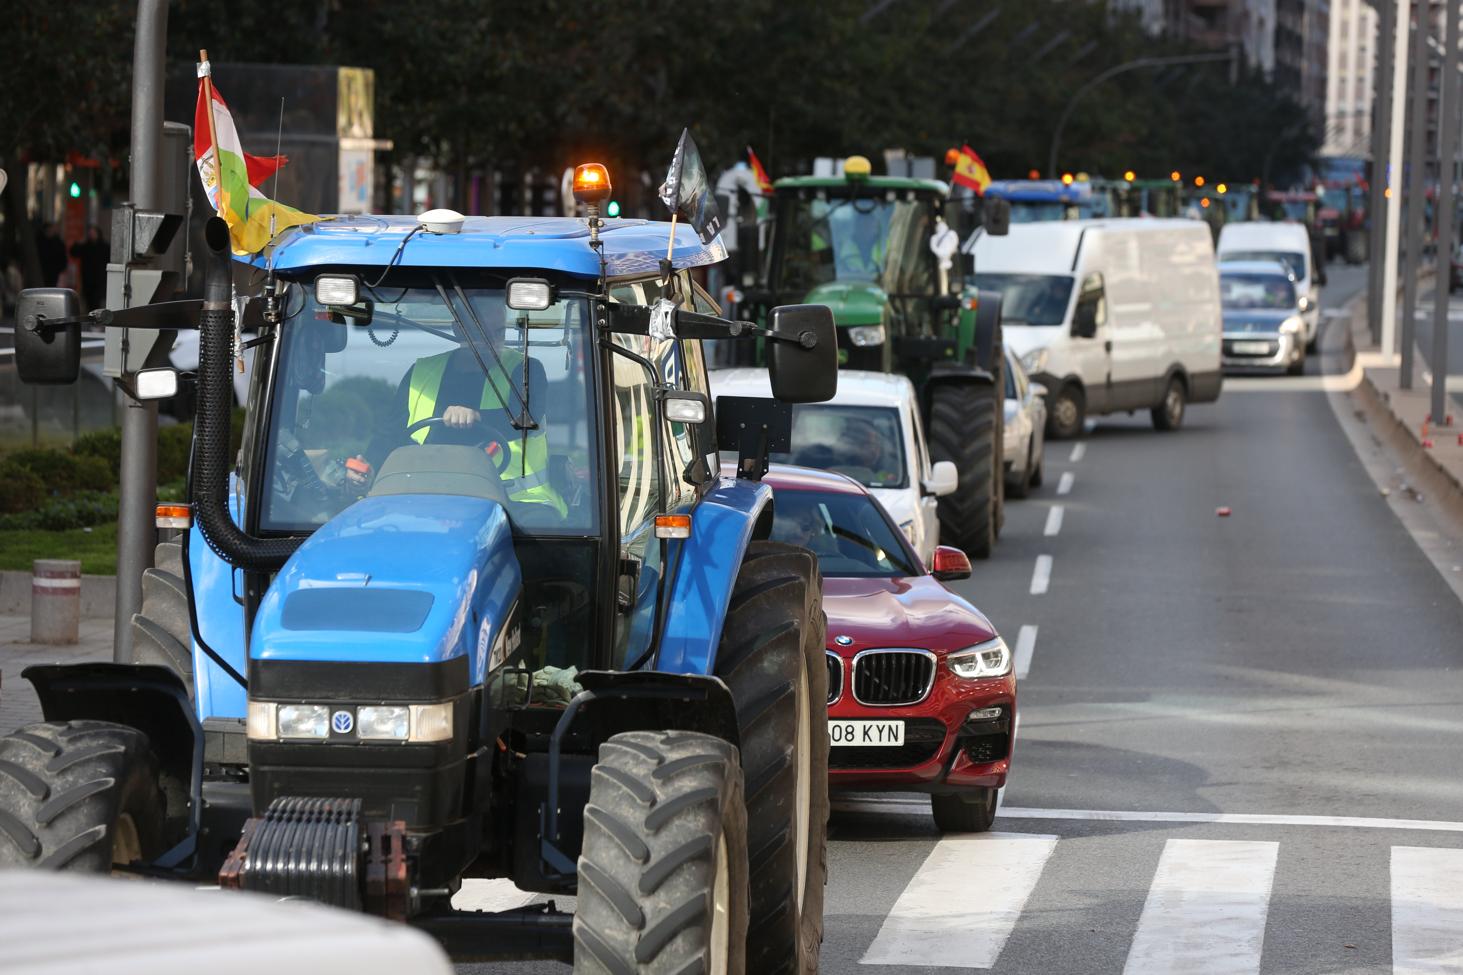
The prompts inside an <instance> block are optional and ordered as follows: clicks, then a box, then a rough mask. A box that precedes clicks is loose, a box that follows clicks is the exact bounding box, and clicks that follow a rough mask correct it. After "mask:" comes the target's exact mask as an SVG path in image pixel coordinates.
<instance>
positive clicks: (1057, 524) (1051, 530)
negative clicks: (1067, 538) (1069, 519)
mask: <svg viewBox="0 0 1463 975" xmlns="http://www.w3.org/2000/svg"><path fill="white" fill-rule="evenodd" d="M1062 514H1063V509H1062V506H1061V505H1059V504H1054V505H1052V506H1051V509H1050V510H1049V511H1047V513H1046V528H1045V530H1043V531H1042V534H1043V535H1045V536H1047V537H1048V538H1050V537H1051V536H1053V535H1055V534H1056V533H1057V532H1059V531H1061V530H1062Z"/></svg>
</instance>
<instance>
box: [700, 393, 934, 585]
mask: <svg viewBox="0 0 1463 975" xmlns="http://www.w3.org/2000/svg"><path fill="white" fill-rule="evenodd" d="M711 392H712V395H713V396H715V397H716V398H717V399H718V400H719V399H720V398H722V397H724V396H748V397H753V398H757V399H771V398H772V386H771V383H770V382H769V381H768V378H767V371H766V370H765V369H720V370H714V371H713V372H712V373H711ZM771 459H772V460H773V462H775V463H779V464H796V465H798V466H799V467H814V468H819V469H821V470H830V471H837V472H839V473H840V474H844V475H846V476H848V477H850V478H852V479H853V480H855V481H858V482H859V483H860V484H862V485H863V486H864V487H866V488H868V489H869V493H870V494H872V495H873V496H874V497H875V498H876V499H877V500H878V501H879V503H880V504H882V505H883V506H884V510H885V511H887V512H889V516H890V517H891V518H893V519H894V523H895V524H896V525H898V526H899V529H900V531H902V532H904V537H905V538H907V539H909V543H910V544H911V545H912V546H914V550H915V551H916V552H918V553H919V557H920V558H922V559H924V561H925V565H930V564H931V560H932V559H933V558H934V553H935V546H936V545H938V544H939V542H940V521H939V518H938V517H936V514H935V505H936V499H937V498H940V497H943V496H944V495H946V494H949V493H951V492H952V491H954V490H955V486H956V484H957V482H958V480H959V474H958V472H957V471H956V470H955V465H954V464H952V463H950V462H949V461H940V462H938V463H934V464H932V463H931V462H930V452H929V448H928V447H927V446H926V444H925V433H924V426H923V425H922V424H921V422H920V416H919V401H918V400H917V399H916V398H915V393H914V385H913V384H912V383H910V381H909V380H908V379H906V378H905V377H904V376H892V375H887V374H885V373H881V372H861V371H859V370H854V369H846V370H842V371H840V372H839V373H838V395H836V396H834V397H833V399H831V400H829V401H828V402H826V403H806V404H799V405H797V406H794V407H793V422H792V449H791V450H790V451H788V452H786V453H773V454H772V455H771Z"/></svg>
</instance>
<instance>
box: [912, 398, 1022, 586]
mask: <svg viewBox="0 0 1463 975" xmlns="http://www.w3.org/2000/svg"><path fill="white" fill-rule="evenodd" d="M1003 405H1004V404H1003V403H1002V401H1001V400H1000V399H998V398H997V397H996V389H995V387H993V386H985V385H976V384H974V383H959V384H941V385H937V386H936V387H935V388H934V389H933V390H932V391H931V394H930V419H929V424H928V430H929V444H930V459H931V460H932V461H941V460H948V461H950V462H952V463H953V464H954V465H955V469H956V471H957V472H958V473H959V475H960V481H959V484H958V486H957V487H956V488H955V490H954V491H953V492H951V493H950V494H947V495H945V496H944V497H943V498H941V499H940V500H939V504H938V509H937V510H938V513H939V517H940V544H942V545H953V546H955V547H956V548H960V549H964V550H965V552H966V554H967V555H969V556H970V557H971V558H976V559H988V558H990V557H991V551H992V549H994V548H995V545H996V535H997V534H998V533H999V531H1000V525H999V518H1000V514H1001V513H1000V495H999V491H1000V485H1001V482H1002V481H1003V479H1004V473H1003V472H1002V470H1001V465H1000V464H998V463H997V445H998V443H999V438H1000V436H1001V431H1000V427H999V425H998V423H997V420H998V419H999V418H1000V417H1001V410H1002V408H1003Z"/></svg>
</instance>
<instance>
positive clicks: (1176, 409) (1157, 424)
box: [1152, 376, 1187, 430]
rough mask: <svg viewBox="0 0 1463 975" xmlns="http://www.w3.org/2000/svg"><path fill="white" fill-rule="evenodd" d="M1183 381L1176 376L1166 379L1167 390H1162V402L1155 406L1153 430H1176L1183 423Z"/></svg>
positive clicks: (1184, 397)
mask: <svg viewBox="0 0 1463 975" xmlns="http://www.w3.org/2000/svg"><path fill="white" fill-rule="evenodd" d="M1186 399H1187V397H1186V396H1185V392H1184V381H1183V380H1182V379H1180V378H1179V377H1178V376H1170V377H1168V389H1166V390H1164V393H1163V401H1162V402H1160V403H1159V404H1158V405H1157V406H1155V407H1154V408H1153V410H1152V413H1153V428H1154V429H1155V430H1177V429H1178V428H1179V427H1180V426H1181V425H1182V424H1183V422H1184V403H1185V401H1186Z"/></svg>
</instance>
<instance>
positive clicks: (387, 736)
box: [356, 705, 411, 741]
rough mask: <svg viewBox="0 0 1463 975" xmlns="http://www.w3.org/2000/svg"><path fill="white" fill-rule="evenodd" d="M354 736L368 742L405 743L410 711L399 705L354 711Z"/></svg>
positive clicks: (408, 731)
mask: <svg viewBox="0 0 1463 975" xmlns="http://www.w3.org/2000/svg"><path fill="white" fill-rule="evenodd" d="M356 734H357V735H358V736H359V737H361V738H362V739H365V740H368V741H406V739H407V737H408V736H409V735H410V734H411V711H410V709H408V708H405V707H402V706H401V705H396V706H383V707H364V708H358V709H356Z"/></svg>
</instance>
